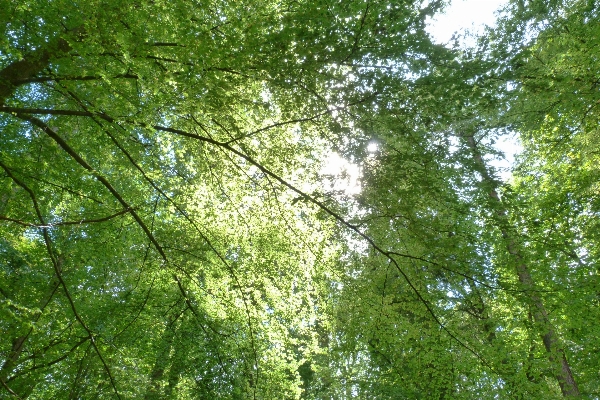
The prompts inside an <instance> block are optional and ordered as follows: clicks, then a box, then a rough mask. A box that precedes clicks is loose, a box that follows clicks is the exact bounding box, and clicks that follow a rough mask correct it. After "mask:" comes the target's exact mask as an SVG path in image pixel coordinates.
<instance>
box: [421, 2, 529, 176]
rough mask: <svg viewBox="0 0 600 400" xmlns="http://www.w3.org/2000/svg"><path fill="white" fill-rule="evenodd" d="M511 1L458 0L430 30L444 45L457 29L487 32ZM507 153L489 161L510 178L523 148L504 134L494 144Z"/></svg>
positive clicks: (431, 25) (431, 23)
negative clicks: (485, 27)
mask: <svg viewBox="0 0 600 400" xmlns="http://www.w3.org/2000/svg"><path fill="white" fill-rule="evenodd" d="M507 3H508V0H454V1H452V3H451V4H450V6H449V7H447V9H446V11H445V13H444V14H441V15H438V16H436V17H435V18H433V19H431V20H430V21H429V23H428V27H427V31H428V32H429V34H430V35H431V36H433V38H434V39H435V40H436V41H437V42H438V43H440V44H446V43H448V42H450V40H451V39H452V35H453V34H454V33H455V32H457V31H462V30H465V29H467V30H469V31H470V32H472V33H483V27H484V26H485V25H490V26H493V25H494V24H495V21H496V15H495V12H496V11H497V10H498V9H500V8H502V7H503V6H504V5H506V4H507ZM473 44H474V41H473V40H471V41H469V40H468V39H467V40H463V42H462V43H461V45H462V46H469V45H473ZM494 146H495V147H496V148H497V149H498V150H500V151H502V152H503V153H504V155H505V157H504V159H493V160H487V161H488V164H489V165H491V166H493V167H494V168H496V171H497V173H498V176H499V177H500V178H501V179H502V180H503V181H506V180H508V179H509V178H510V169H511V167H512V165H513V163H514V159H515V154H517V153H518V152H519V151H520V150H521V146H520V145H519V144H518V142H517V141H516V139H515V138H513V137H510V136H503V137H501V138H498V140H497V142H496V143H495V145H494Z"/></svg>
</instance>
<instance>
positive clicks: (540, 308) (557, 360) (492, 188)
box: [463, 135, 580, 397]
mask: <svg viewBox="0 0 600 400" xmlns="http://www.w3.org/2000/svg"><path fill="white" fill-rule="evenodd" d="M463 138H464V139H465V141H466V143H467V146H468V147H469V149H470V150H471V152H472V155H473V161H474V164H475V168H476V170H477V172H479V173H480V174H481V177H482V179H483V183H484V185H485V186H486V188H488V189H489V197H490V200H491V205H492V206H493V208H494V210H495V213H496V217H497V218H496V219H495V221H496V225H497V227H498V228H499V229H500V231H501V232H502V237H504V239H505V240H506V241H507V245H506V248H507V250H508V253H509V254H510V255H511V256H512V257H513V258H514V260H515V263H516V270H517V276H518V278H519V282H520V283H521V285H522V287H523V294H524V295H525V296H526V297H527V300H528V302H529V304H530V306H531V308H532V314H533V319H534V322H535V323H536V325H537V326H538V327H539V329H540V330H541V332H542V341H543V342H544V347H545V348H546V352H547V353H548V359H549V360H550V363H551V364H552V366H553V367H554V368H555V373H556V379H557V380H558V384H559V385H560V389H561V391H562V394H563V396H564V397H568V396H579V395H580V393H579V388H578V387H577V383H576V382H575V378H574V377H573V373H572V372H571V368H570V366H569V363H568V362H567V358H566V356H565V352H564V349H563V348H562V346H561V344H560V340H559V338H558V336H557V334H556V331H555V330H554V327H553V326H552V324H551V322H550V319H549V318H548V311H547V310H546V307H545V306H544V302H543V300H542V298H541V297H540V296H539V294H538V293H537V292H536V287H535V283H534V281H533V278H532V277H531V273H530V272H529V267H528V266H527V263H526V262H525V260H524V259H523V255H522V253H521V244H520V243H519V238H518V237H517V235H516V234H513V233H512V232H510V230H509V229H508V220H507V216H508V209H507V207H506V205H505V204H504V203H503V202H502V200H501V199H500V196H498V192H497V191H496V188H497V186H498V182H497V181H496V180H495V179H493V178H492V177H491V176H490V174H489V173H488V170H487V167H486V165H485V161H484V160H483V157H482V156H481V152H480V151H479V149H478V147H477V143H476V142H475V138H474V137H473V135H470V136H469V135H463Z"/></svg>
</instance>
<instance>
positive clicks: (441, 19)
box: [427, 0, 508, 43]
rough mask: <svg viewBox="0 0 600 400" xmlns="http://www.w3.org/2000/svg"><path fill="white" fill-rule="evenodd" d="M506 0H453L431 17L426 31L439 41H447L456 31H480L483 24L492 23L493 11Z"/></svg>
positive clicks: (493, 19) (494, 18) (493, 18)
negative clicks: (442, 10) (441, 12)
mask: <svg viewBox="0 0 600 400" xmlns="http://www.w3.org/2000/svg"><path fill="white" fill-rule="evenodd" d="M506 3H508V1H507V0H454V1H452V2H451V4H450V6H449V7H447V8H446V11H445V12H444V14H442V15H438V16H436V17H435V18H433V19H431V20H430V21H429V24H428V29H427V30H428V32H429V33H430V34H431V35H432V36H433V37H434V38H435V39H436V41H437V42H439V43H447V42H449V41H450V39H451V38H452V35H453V34H454V32H456V31H460V30H462V29H469V30H471V31H472V30H475V31H482V29H483V26H484V25H493V24H494V21H495V20H496V17H495V15H494V12H495V11H496V10H498V9H499V8H501V7H502V6H504V5H505V4H506Z"/></svg>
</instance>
